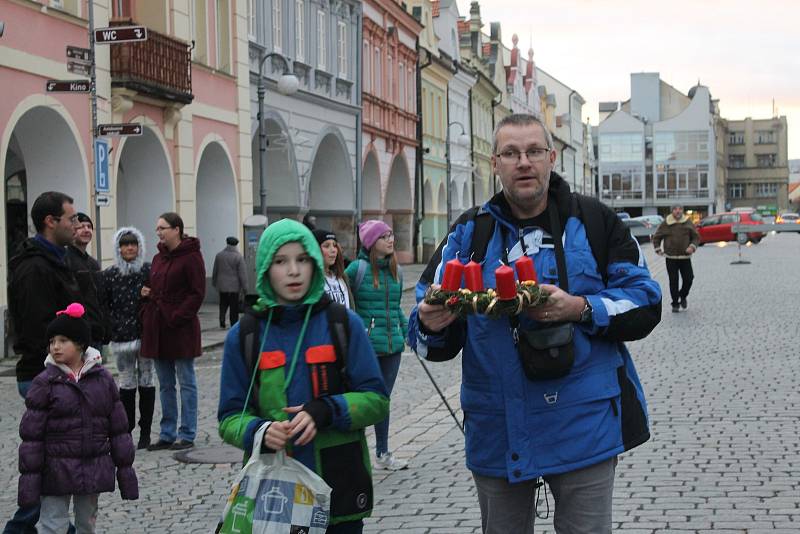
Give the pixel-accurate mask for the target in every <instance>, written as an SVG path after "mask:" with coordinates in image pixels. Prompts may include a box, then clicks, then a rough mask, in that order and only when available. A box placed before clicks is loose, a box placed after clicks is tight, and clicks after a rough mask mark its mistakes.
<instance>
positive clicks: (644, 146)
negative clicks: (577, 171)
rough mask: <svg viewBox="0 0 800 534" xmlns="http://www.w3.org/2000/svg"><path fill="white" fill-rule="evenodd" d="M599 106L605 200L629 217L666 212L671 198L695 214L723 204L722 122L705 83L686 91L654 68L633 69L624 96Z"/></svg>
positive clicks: (598, 138) (717, 208)
mask: <svg viewBox="0 0 800 534" xmlns="http://www.w3.org/2000/svg"><path fill="white" fill-rule="evenodd" d="M600 111H601V116H600V118H601V121H602V122H601V123H600V125H599V127H598V129H597V132H598V133H597V143H598V167H599V169H598V173H599V188H600V191H599V193H600V197H601V199H602V200H603V201H604V202H606V203H608V204H609V205H611V206H612V207H613V208H614V209H616V210H625V211H627V212H629V213H630V214H631V215H647V214H654V213H661V214H664V213H666V212H668V211H669V208H670V206H671V205H672V204H674V203H676V202H679V203H681V204H683V205H684V207H685V208H686V209H687V210H689V209H692V210H696V211H699V212H700V213H701V214H707V213H713V212H715V211H719V210H721V209H722V208H723V206H724V195H721V194H720V193H724V188H723V187H722V182H723V180H724V174H725V172H724V165H725V162H724V160H723V158H722V156H721V154H720V153H721V152H723V151H724V146H723V148H722V149H719V148H718V143H717V141H718V137H719V133H718V132H717V131H716V130H720V131H721V126H720V124H721V123H720V120H719V113H718V110H717V103H716V101H712V99H711V93H710V92H709V90H708V88H707V87H704V86H702V85H697V86H695V87H693V88H692V89H691V90H690V91H689V93H688V95H685V94H683V93H681V92H680V91H678V90H677V89H675V88H674V87H672V86H671V85H669V84H667V83H665V82H663V81H662V80H661V79H660V77H659V75H658V73H635V74H631V98H630V100H628V101H626V102H623V103H622V104H621V105H620V106H616V105H613V103H612V105H609V103H607V102H604V103H601V108H600ZM719 146H722V145H719ZM720 190H721V191H720Z"/></svg>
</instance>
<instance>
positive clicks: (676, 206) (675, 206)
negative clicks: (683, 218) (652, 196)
mask: <svg viewBox="0 0 800 534" xmlns="http://www.w3.org/2000/svg"><path fill="white" fill-rule="evenodd" d="M675 208H680V209H683V204H673V205H672V207H671V208H670V209H671V210H674V209H675Z"/></svg>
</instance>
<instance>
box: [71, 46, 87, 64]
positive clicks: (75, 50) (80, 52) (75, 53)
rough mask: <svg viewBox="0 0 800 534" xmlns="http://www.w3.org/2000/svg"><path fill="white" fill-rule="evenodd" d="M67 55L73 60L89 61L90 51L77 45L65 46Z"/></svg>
mask: <svg viewBox="0 0 800 534" xmlns="http://www.w3.org/2000/svg"><path fill="white" fill-rule="evenodd" d="M67 57H68V58H70V59H75V60H81V61H91V60H92V51H91V50H89V49H88V48H81V47H79V46H67Z"/></svg>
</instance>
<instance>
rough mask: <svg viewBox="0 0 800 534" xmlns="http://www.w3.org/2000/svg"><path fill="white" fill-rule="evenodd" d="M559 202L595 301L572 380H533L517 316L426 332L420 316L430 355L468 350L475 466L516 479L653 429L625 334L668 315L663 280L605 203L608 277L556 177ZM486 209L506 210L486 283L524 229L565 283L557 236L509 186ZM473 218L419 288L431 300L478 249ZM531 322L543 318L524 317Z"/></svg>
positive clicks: (574, 257)
mask: <svg viewBox="0 0 800 534" xmlns="http://www.w3.org/2000/svg"><path fill="white" fill-rule="evenodd" d="M549 194H550V197H549V202H556V204H557V206H558V212H559V215H560V218H561V221H562V228H563V243H564V250H565V256H566V264H567V277H568V281H569V289H570V293H571V294H573V295H580V296H585V297H586V298H587V299H588V301H589V303H590V304H591V306H592V310H593V319H592V322H591V323H590V324H578V323H575V335H574V349H575V363H574V365H573V367H572V370H571V371H570V372H569V374H568V375H566V376H565V377H563V378H559V379H554V380H542V381H532V380H529V379H528V378H526V376H525V374H524V373H523V370H522V367H521V364H520V361H519V356H518V354H517V349H516V347H515V345H514V341H513V338H512V335H511V327H510V324H509V320H508V319H507V318H502V319H489V318H486V317H485V316H482V315H470V316H469V317H468V319H467V320H466V321H462V320H458V321H456V322H455V323H453V324H451V325H450V326H449V327H448V328H446V329H445V330H444V331H443V332H440V333H431V332H426V331H425V328H424V327H422V326H421V325H420V323H419V320H418V316H417V308H414V310H413V311H412V314H411V318H410V320H409V344H410V345H411V346H412V348H414V350H416V351H417V353H418V354H419V355H420V356H422V357H425V358H427V359H429V360H433V361H440V360H447V359H451V358H454V357H455V356H456V355H457V354H458V353H459V352H460V351H462V349H463V352H462V385H461V406H462V408H463V410H464V417H465V427H466V428H465V430H466V458H467V467H468V468H469V469H470V470H472V471H474V472H475V473H478V474H480V475H484V476H493V477H504V478H507V479H508V480H509V481H511V482H519V481H523V480H528V479H533V478H536V477H539V476H543V475H551V474H558V473H565V472H569V471H573V470H576V469H580V468H583V467H587V466H590V465H593V464H596V463H598V462H601V461H603V460H606V459H608V458H612V457H614V456H616V455H618V454H620V453H621V452H623V451H625V450H628V449H630V448H632V447H635V446H637V445H639V444H641V443H643V442H645V441H647V439H649V437H650V433H649V430H648V423H647V406H646V402H645V397H644V393H643V391H642V387H641V384H640V382H639V378H638V376H637V374H636V370H635V368H634V365H633V361H632V360H631V356H630V354H629V353H628V351H627V349H626V348H625V345H624V344H623V343H622V342H623V341H629V340H633V339H640V338H642V337H644V336H646V335H647V334H648V333H650V331H652V329H653V328H654V327H655V326H656V324H658V322H659V321H660V318H661V290H660V287H659V285H658V283H657V282H655V281H654V280H653V279H652V278H651V277H650V273H649V271H648V269H647V265H646V264H645V260H644V257H643V254H642V252H641V250H640V249H639V247H638V244H637V243H636V241H635V240H634V239H633V238H632V237H631V235H630V233H629V232H628V231H627V229H625V227H624V226H623V225H622V224H621V223H620V222H619V220H618V218H617V217H616V215H615V214H614V213H613V212H611V210H609V209H607V208H606V207H605V206H602V205H600V204H597V206H598V209H601V210H602V211H601V213H602V216H603V221H604V222H605V225H604V226H605V228H606V232H605V234H606V235H607V240H608V242H607V248H606V250H607V251H608V264H607V277H608V281H607V284H606V283H604V281H603V276H602V274H601V272H602V270H598V266H597V262H596V261H595V258H594V255H593V254H592V249H591V247H590V244H589V241H588V239H587V236H586V231H585V228H584V226H583V223H582V222H581V218H580V213H579V208H578V204H577V202H576V200H575V198H574V195H573V194H572V193H570V191H569V187H568V186H567V184H566V182H564V181H563V180H562V179H561V178H560V177H559V176H558V175H556V174H555V173H554V174H553V175H552V176H551V181H550V193H549ZM482 209H483V210H486V211H488V212H489V213H490V214H491V216H492V217H493V218H494V219H495V220H496V224H495V227H494V233H493V235H492V237H491V239H490V241H489V244H488V247H487V250H486V256H485V261H484V263H483V282H484V286H485V287H495V279H494V271H495V268H496V267H498V266H499V265H500V264H499V260H500V259H501V258H502V254H501V251H502V249H504V248H505V249H507V250H508V251H509V253H508V259H509V261H510V262H512V263H513V262H514V261H515V260H516V259H518V258H519V257H520V256H521V250H522V247H521V246H520V243H519V242H520V240H521V239H523V238H524V240H525V243H526V245H527V253H528V255H530V256H531V257H532V258H533V260H534V265H535V267H536V271H537V273H538V277H539V282H540V283H546V284H553V285H559V283H558V271H557V267H556V257H555V251H554V248H553V244H552V238H551V236H549V234H547V233H545V232H544V231H543V230H542V229H540V228H536V227H527V228H520V227H519V226H518V223H517V222H516V221H515V220H514V218H513V216H511V214H510V212H509V210H508V207H507V204H506V203H505V201H504V199H503V198H502V192H501V193H499V194H498V195H497V196H495V197H494V198H493V199H491V200H490V201H489V202H487V203H486V204H485V205H484V206H483V208H482ZM473 230H474V218H470V217H465V216H462V218H461V219H460V220H459V221H457V222H456V223H455V225H454V226H453V229H452V231H451V232H450V234H449V235H448V236H447V238H446V239H445V240H444V241H443V242H442V244H441V245H440V247H439V250H437V253H436V254H435V256H434V257H433V258H432V260H431V262H430V263H429V264H428V268H427V269H426V271H425V272H424V273H423V275H422V277H421V279H420V281H419V283H418V284H417V288H416V296H417V301H419V300H421V299H422V297H423V295H424V293H425V290H426V289H427V287H428V286H429V285H430V284H431V283H437V284H438V283H441V279H442V276H443V273H444V264H445V263H446V262H448V261H450V260H451V259H453V258H455V257H458V258H459V259H460V260H461V261H462V262H464V263H466V262H467V261H469V258H470V251H471V238H472V233H473ZM519 318H520V322H521V328H523V329H536V328H539V327H541V325H540V324H539V323H537V322H536V321H533V320H531V319H529V318H528V317H527V316H526V315H525V314H523V315H520V316H519Z"/></svg>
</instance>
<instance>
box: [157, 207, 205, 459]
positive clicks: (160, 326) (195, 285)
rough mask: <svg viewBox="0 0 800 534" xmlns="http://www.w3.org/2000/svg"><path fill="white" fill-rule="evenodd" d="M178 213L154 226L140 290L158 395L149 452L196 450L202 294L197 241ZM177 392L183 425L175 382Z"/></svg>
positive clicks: (201, 259) (203, 293) (167, 214)
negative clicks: (151, 254)
mask: <svg viewBox="0 0 800 534" xmlns="http://www.w3.org/2000/svg"><path fill="white" fill-rule="evenodd" d="M183 228H184V227H183V220H182V219H181V217H180V216H179V215H178V214H177V213H173V212H169V213H164V214H163V215H161V217H159V219H158V223H157V225H156V234H157V235H158V240H159V241H158V254H156V256H155V258H153V263H152V265H151V267H150V280H149V281H148V283H147V284H146V285H145V286H144V287H143V288H142V297H144V300H143V305H142V356H143V357H145V358H153V359H154V360H155V364H156V365H155V367H156V375H158V383H159V396H160V397H161V414H162V415H161V433H160V435H159V439H158V441H157V442H156V443H154V444H152V445H150V446H149V447H148V448H147V449H148V450H151V451H156V450H162V449H173V450H181V449H188V448H189V447H192V446H194V438H195V435H196V434H197V380H196V379H195V374H194V359H195V358H197V357H198V356H200V354H201V347H200V320H199V319H198V317H197V312H198V311H199V310H200V305H201V304H202V303H203V298H205V291H206V271H205V266H204V264H203V256H202V254H201V253H200V241H199V240H198V239H197V238H195V237H188V236H187V235H185V234H184V233H183ZM176 378H177V382H178V384H179V385H180V389H181V411H180V414H181V425H180V428H176V427H177V424H178V402H177V396H176V392H175V381H176Z"/></svg>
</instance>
